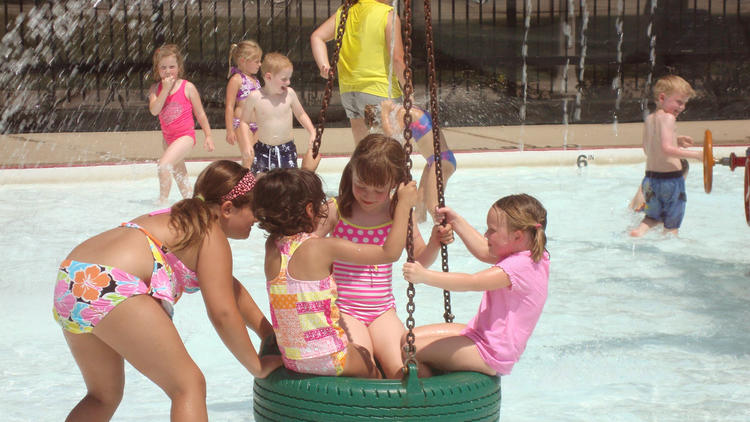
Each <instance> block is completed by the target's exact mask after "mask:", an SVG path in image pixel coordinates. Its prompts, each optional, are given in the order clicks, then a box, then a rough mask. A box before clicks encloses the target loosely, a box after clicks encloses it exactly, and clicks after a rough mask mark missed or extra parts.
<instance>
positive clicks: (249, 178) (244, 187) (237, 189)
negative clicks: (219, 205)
mask: <svg viewBox="0 0 750 422" xmlns="http://www.w3.org/2000/svg"><path fill="white" fill-rule="evenodd" d="M254 186H255V176H253V172H251V171H248V172H247V173H246V174H245V176H243V177H242V179H240V181H239V182H237V184H236V185H234V187H233V188H232V190H230V191H229V193H227V194H226V195H224V196H222V197H221V202H224V201H231V200H232V199H234V198H236V197H238V196H241V195H244V194H246V193H248V192H250V191H251V190H253V187H254Z"/></svg>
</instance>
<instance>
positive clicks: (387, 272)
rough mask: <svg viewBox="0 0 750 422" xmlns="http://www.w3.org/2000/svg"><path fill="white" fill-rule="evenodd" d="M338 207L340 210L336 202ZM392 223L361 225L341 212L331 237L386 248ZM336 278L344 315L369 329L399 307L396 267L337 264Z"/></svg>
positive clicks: (339, 303) (339, 302)
mask: <svg viewBox="0 0 750 422" xmlns="http://www.w3.org/2000/svg"><path fill="white" fill-rule="evenodd" d="M333 201H334V204H336V207H337V208H338V203H337V202H336V199H335V198H334V199H333ZM391 225H392V222H390V221H389V222H387V223H385V224H382V225H379V226H374V227H363V226H357V225H355V224H353V223H350V222H349V221H347V220H346V219H345V218H344V217H342V216H341V215H340V213H339V222H338V223H336V227H334V229H333V232H332V233H331V235H332V236H333V237H339V238H342V239H346V240H349V241H351V242H354V243H365V244H371V245H382V244H384V243H385V239H386V238H387V237H388V233H389V232H390V231H391ZM333 276H334V278H335V279H336V285H337V286H338V293H339V298H338V300H337V301H336V304H337V305H338V307H339V309H340V310H341V312H343V313H345V314H347V315H351V316H353V317H354V318H357V319H358V320H359V321H361V322H362V323H363V324H365V326H369V325H370V324H371V323H372V322H373V321H374V320H375V319H376V318H377V317H379V316H380V315H382V314H384V313H385V312H386V311H388V310H390V309H391V308H393V307H395V306H396V299H395V298H394V297H393V287H392V281H393V264H385V265H361V264H352V263H349V262H343V261H334V263H333Z"/></svg>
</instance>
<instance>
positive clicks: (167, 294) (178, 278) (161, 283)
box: [121, 208, 200, 316]
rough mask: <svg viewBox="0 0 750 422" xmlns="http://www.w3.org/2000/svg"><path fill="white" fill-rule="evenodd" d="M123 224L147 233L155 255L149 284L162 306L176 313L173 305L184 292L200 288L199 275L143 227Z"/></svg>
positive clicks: (170, 312)
mask: <svg viewBox="0 0 750 422" xmlns="http://www.w3.org/2000/svg"><path fill="white" fill-rule="evenodd" d="M164 212H169V208H167V209H165V210H160V211H155V212H153V213H151V214H149V215H156V214H162V213H164ZM121 226H122V227H129V228H132V229H138V230H140V231H141V232H143V234H145V235H146V239H147V240H148V244H149V247H150V248H151V252H152V254H153V256H154V271H153V273H152V275H151V281H150V286H149V287H150V291H151V292H152V293H151V295H152V296H153V297H155V298H157V299H159V300H161V303H162V306H163V307H164V309H166V310H167V312H168V313H169V315H170V316H171V315H172V314H173V313H174V311H173V309H172V307H173V306H174V304H175V303H177V301H178V300H179V299H180V297H181V296H182V293H195V292H197V291H199V290H200V285H199V284H198V275H197V274H196V273H195V271H193V270H191V269H190V268H188V267H187V266H186V265H185V264H184V263H183V262H182V261H181V260H180V258H178V257H177V256H176V255H175V254H173V253H172V252H169V250H168V249H167V247H166V246H164V244H162V243H161V241H159V239H157V238H155V237H154V236H153V235H152V234H151V233H149V232H148V231H146V229H144V228H143V227H141V226H139V225H138V224H136V223H133V222H128V223H122V225H121Z"/></svg>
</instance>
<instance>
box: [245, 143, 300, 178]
mask: <svg viewBox="0 0 750 422" xmlns="http://www.w3.org/2000/svg"><path fill="white" fill-rule="evenodd" d="M253 150H254V151H255V158H254V159H253V165H252V166H251V168H250V170H251V171H252V172H253V174H256V173H259V172H260V173H265V172H267V171H269V170H272V169H275V168H296V167H297V147H296V146H295V145H294V141H289V142H287V143H285V144H281V145H268V144H264V143H263V142H260V141H258V142H256V143H255V145H254V146H253Z"/></svg>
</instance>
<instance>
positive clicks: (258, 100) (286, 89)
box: [240, 53, 321, 174]
mask: <svg viewBox="0 0 750 422" xmlns="http://www.w3.org/2000/svg"><path fill="white" fill-rule="evenodd" d="M260 69H261V73H262V74H263V81H264V82H265V84H264V85H263V87H262V88H261V89H259V90H255V91H252V92H250V95H249V96H248V97H247V100H246V104H245V106H244V107H243V110H242V117H241V118H240V122H241V123H245V124H250V122H252V121H253V120H255V122H256V123H257V125H258V132H257V133H256V135H257V141H256V142H255V143H254V144H253V148H252V151H251V155H252V157H251V158H252V167H251V169H252V171H253V173H255V174H257V173H263V172H266V171H268V170H271V169H275V168H291V167H297V147H296V145H295V144H294V136H293V135H292V120H293V117H296V118H297V121H298V122H299V123H300V124H301V125H302V127H304V128H305V129H306V130H307V133H308V135H309V138H308V146H307V154H305V157H304V158H303V159H302V167H303V168H306V169H308V170H313V171H314V170H315V169H316V168H317V167H318V163H319V162H320V158H321V156H320V154H318V157H317V158H316V159H313V157H312V144H313V141H314V140H315V126H313V123H312V120H310V117H309V116H308V115H307V113H305V110H304V108H302V104H301V103H300V101H299V98H298V97H297V93H296V92H294V90H293V89H292V87H290V86H289V82H290V80H291V77H292V71H293V70H294V68H293V66H292V62H291V61H290V60H289V59H288V58H287V57H286V56H284V55H283V54H279V53H268V54H266V56H265V57H264V58H263V64H261V67H260Z"/></svg>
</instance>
